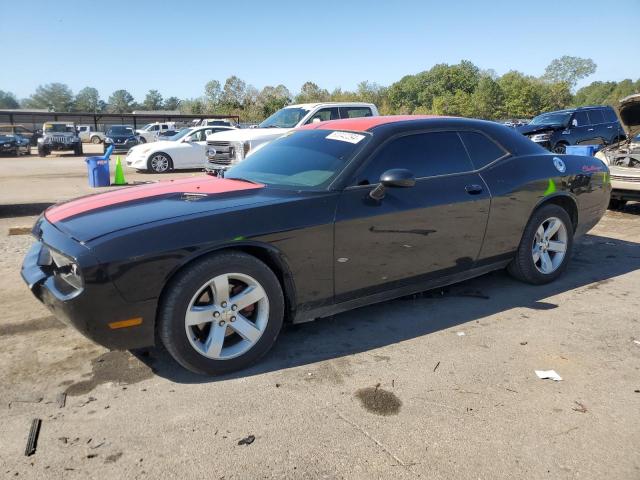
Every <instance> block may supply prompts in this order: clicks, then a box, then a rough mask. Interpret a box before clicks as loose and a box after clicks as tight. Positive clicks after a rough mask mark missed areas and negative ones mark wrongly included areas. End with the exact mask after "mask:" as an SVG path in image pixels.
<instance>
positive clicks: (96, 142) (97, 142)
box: [91, 136, 102, 145]
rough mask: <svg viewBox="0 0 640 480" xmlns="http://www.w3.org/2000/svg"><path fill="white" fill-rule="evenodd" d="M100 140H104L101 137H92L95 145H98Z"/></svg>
mask: <svg viewBox="0 0 640 480" xmlns="http://www.w3.org/2000/svg"><path fill="white" fill-rule="evenodd" d="M100 142H102V140H100V137H98V136H95V137H91V143H93V144H94V145H98V144H99V143H100Z"/></svg>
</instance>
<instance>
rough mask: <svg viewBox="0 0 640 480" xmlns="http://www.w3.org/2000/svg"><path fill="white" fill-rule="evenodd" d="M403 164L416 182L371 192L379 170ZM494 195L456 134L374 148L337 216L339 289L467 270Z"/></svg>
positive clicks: (364, 289)
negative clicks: (379, 195)
mask: <svg viewBox="0 0 640 480" xmlns="http://www.w3.org/2000/svg"><path fill="white" fill-rule="evenodd" d="M393 168H406V169H408V170H410V171H412V173H413V174H414V175H415V176H416V184H415V186H414V187H411V188H387V189H386V196H385V198H384V199H382V200H381V201H376V200H373V199H372V198H371V197H370V196H369V193H370V192H371V190H372V189H373V188H374V187H375V184H377V183H378V181H379V178H380V175H381V174H382V173H383V172H385V171H387V170H389V169H393ZM489 206H490V196H489V192H488V190H487V187H486V185H485V184H484V181H483V180H482V178H481V176H480V175H479V174H478V173H477V172H475V171H474V168H473V166H472V164H471V161H470V159H469V156H468V154H467V151H466V150H465V147H464V145H463V143H462V140H461V139H460V136H459V135H458V133H456V132H453V131H443V132H420V133H411V134H409V135H402V136H399V137H395V138H392V139H391V140H389V141H387V142H386V143H385V144H384V145H383V146H381V147H380V148H379V149H378V150H377V152H374V153H373V155H372V156H371V158H370V160H369V161H367V162H365V164H364V166H363V167H362V168H361V169H360V170H359V171H358V172H357V173H356V174H355V176H354V178H353V180H352V181H351V182H350V186H348V187H347V188H346V189H345V190H344V191H343V192H342V194H341V196H340V199H339V201H338V206H337V210H336V221H335V260H336V263H335V295H336V301H337V302H341V301H344V300H347V299H348V298H350V297H353V296H356V295H368V294H374V293H377V292H379V291H382V290H386V289H392V288H397V287H402V286H403V285H404V284H406V283H407V282H415V281H417V280H429V279H432V278H437V277H439V276H442V275H446V274H453V273H457V272H461V271H463V270H466V269H469V268H471V267H472V266H473V264H474V262H475V259H476V258H477V256H478V254H479V252H480V249H481V246H482V240H483V236H484V233H485V229H486V224H487V219H488V215H489Z"/></svg>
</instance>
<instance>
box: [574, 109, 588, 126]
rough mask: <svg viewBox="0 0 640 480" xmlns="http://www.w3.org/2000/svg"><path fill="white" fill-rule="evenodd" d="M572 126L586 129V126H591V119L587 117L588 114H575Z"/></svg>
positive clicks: (580, 112) (581, 112)
mask: <svg viewBox="0 0 640 480" xmlns="http://www.w3.org/2000/svg"><path fill="white" fill-rule="evenodd" d="M571 125H572V126H574V127H584V126H585V125H589V117H587V112H583V111H579V112H576V113H574V114H573V120H572V121H571Z"/></svg>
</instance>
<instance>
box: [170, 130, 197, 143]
mask: <svg viewBox="0 0 640 480" xmlns="http://www.w3.org/2000/svg"><path fill="white" fill-rule="evenodd" d="M193 131H194V129H193V128H183V129H181V130H178V132H177V133H174V134H173V135H168V136H166V137H163V140H170V141H175V140H180V139H181V138H182V137H186V136H187V135H188V134H189V132H193Z"/></svg>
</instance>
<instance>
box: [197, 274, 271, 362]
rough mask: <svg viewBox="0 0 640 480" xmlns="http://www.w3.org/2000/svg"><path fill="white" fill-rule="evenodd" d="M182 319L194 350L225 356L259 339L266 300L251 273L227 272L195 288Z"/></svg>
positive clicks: (243, 350)
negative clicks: (196, 289)
mask: <svg viewBox="0 0 640 480" xmlns="http://www.w3.org/2000/svg"><path fill="white" fill-rule="evenodd" d="M184 320H185V329H186V333H187V338H188V339H189V343H190V344H191V346H192V347H193V348H194V350H195V351H196V352H198V353H199V354H200V355H203V356H205V357H207V358H211V359H214V360H228V359H231V358H235V357H238V356H240V355H242V354H244V353H246V352H247V351H249V350H250V349H251V348H252V347H253V346H254V345H255V344H256V343H257V342H258V340H259V339H260V337H261V336H262V334H263V333H264V331H265V329H266V327H267V324H268V322H269V300H268V298H267V294H266V292H265V290H264V288H263V287H262V285H260V283H259V282H258V281H257V280H255V279H254V278H253V277H251V276H249V275H245V274H243V273H226V274H222V275H218V276H216V277H214V278H212V279H211V280H209V281H208V282H206V283H205V284H204V285H202V286H201V287H200V288H199V289H198V291H197V292H196V293H195V295H194V296H193V297H192V299H191V301H190V302H189V306H188V307H187V311H186V313H185V318H184Z"/></svg>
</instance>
